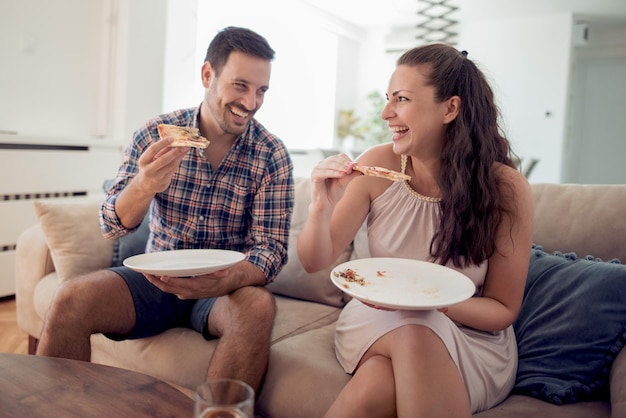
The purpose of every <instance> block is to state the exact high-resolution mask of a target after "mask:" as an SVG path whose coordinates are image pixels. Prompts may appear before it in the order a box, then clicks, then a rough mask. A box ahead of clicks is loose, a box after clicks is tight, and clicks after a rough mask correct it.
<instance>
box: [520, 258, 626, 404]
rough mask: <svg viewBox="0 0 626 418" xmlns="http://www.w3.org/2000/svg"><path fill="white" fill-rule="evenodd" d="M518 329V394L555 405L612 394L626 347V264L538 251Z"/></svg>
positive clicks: (532, 260) (531, 270)
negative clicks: (613, 374) (615, 368)
mask: <svg viewBox="0 0 626 418" xmlns="http://www.w3.org/2000/svg"><path fill="white" fill-rule="evenodd" d="M514 327H515V332H516V335H517V339H518V349H519V368H518V374H517V381H516V384H515V389H514V391H515V392H517V393H522V394H526V395H530V396H533V397H537V398H539V399H543V400H546V401H549V402H552V403H555V404H562V403H572V402H577V401H580V400H583V399H590V398H595V397H602V396H606V391H607V386H608V385H607V382H608V377H609V371H610V369H611V364H612V363H613V360H614V359H615V357H616V356H617V354H618V353H619V351H620V350H621V348H622V347H623V346H624V342H625V341H626V266H625V265H622V264H620V263H619V261H618V260H613V261H612V262H603V261H601V260H599V259H595V258H593V257H591V256H588V257H586V258H577V256H576V255H575V254H573V253H570V254H561V253H558V252H556V253H554V254H548V253H545V252H544V251H543V250H542V248H541V247H539V246H534V247H533V249H532V254H531V259H530V266H529V272H528V279H527V283H526V291H525V295H524V302H523V305H522V309H521V311H520V314H519V316H518V318H517V320H516V321H515V323H514Z"/></svg>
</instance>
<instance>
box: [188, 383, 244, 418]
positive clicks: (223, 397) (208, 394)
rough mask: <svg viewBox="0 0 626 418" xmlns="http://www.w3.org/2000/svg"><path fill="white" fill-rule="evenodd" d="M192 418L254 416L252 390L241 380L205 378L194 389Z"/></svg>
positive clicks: (242, 417) (240, 417) (239, 417)
mask: <svg viewBox="0 0 626 418" xmlns="http://www.w3.org/2000/svg"><path fill="white" fill-rule="evenodd" d="M194 418H254V390H253V389H252V388H251V387H250V385H248V384H247V383H245V382H242V381H241V380H236V379H210V380H207V381H206V382H204V383H203V384H201V385H200V386H198V388H197V389H196V393H195V412H194Z"/></svg>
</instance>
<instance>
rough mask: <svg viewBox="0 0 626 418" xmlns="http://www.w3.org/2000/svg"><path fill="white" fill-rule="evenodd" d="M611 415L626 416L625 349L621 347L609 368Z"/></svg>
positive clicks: (615, 417) (615, 416) (616, 417)
mask: <svg viewBox="0 0 626 418" xmlns="http://www.w3.org/2000/svg"><path fill="white" fill-rule="evenodd" d="M610 385H611V416H612V417H614V418H618V417H626V350H624V349H622V351H620V353H619V355H618V356H617V358H616V359H615V361H614V362H613V367H612V368H611V377H610Z"/></svg>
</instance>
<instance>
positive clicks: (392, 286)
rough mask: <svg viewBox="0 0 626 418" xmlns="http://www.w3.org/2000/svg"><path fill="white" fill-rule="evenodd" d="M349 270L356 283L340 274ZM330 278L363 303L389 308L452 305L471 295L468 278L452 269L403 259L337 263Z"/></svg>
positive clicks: (375, 259)
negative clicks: (353, 275) (352, 273)
mask: <svg viewBox="0 0 626 418" xmlns="http://www.w3.org/2000/svg"><path fill="white" fill-rule="evenodd" d="M346 269H352V270H354V271H355V272H356V274H357V275H358V276H359V277H360V278H363V279H364V282H362V283H358V282H354V281H352V282H351V281H348V280H346V279H345V278H343V277H340V275H339V274H340V273H342V272H344V271H346ZM330 279H331V280H332V282H333V283H334V284H335V286H337V287H338V288H339V289H341V290H342V291H344V292H345V293H347V294H348V295H350V296H352V297H354V298H356V299H359V300H360V301H362V302H365V303H369V304H371V305H376V306H379V307H382V308H390V309H408V310H426V309H437V308H443V307H447V306H451V305H453V304H455V303H459V302H462V301H464V300H466V299H469V298H470V297H472V295H473V294H474V292H475V289H476V287H475V286H474V283H473V282H472V281H471V280H470V278H469V277H467V276H466V275H464V274H463V273H460V272H458V271H456V270H453V269H451V268H448V267H445V266H442V265H439V264H434V263H429V262H426V261H418V260H410V259H406V258H385V257H374V258H363V259H359V260H352V261H348V262H345V263H343V264H340V265H338V266H337V267H335V268H334V269H333V270H332V271H331V272H330Z"/></svg>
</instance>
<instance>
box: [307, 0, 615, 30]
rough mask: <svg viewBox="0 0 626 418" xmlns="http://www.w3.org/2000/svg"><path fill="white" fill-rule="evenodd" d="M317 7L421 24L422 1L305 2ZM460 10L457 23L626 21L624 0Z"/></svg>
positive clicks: (471, 0)
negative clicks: (551, 16)
mask: <svg viewBox="0 0 626 418" xmlns="http://www.w3.org/2000/svg"><path fill="white" fill-rule="evenodd" d="M304 1H305V2H306V3H309V4H310V5H311V6H313V7H317V8H319V9H321V10H323V11H325V12H327V13H330V14H333V15H336V16H338V17H340V18H341V19H344V20H346V21H348V22H350V23H352V24H354V25H357V26H361V27H366V28H367V27H375V26H392V27H399V26H400V27H401V26H407V25H412V24H415V22H416V21H419V18H418V17H417V12H418V10H420V8H423V7H426V6H427V4H425V3H424V2H421V1H419V0H304ZM447 2H448V3H450V4H452V5H456V6H458V7H459V10H458V12H455V15H454V16H455V18H457V19H472V20H473V19H477V18H491V19H492V18H498V17H521V16H529V15H533V14H538V13H541V14H545V13H564V12H565V13H566V12H571V13H574V14H577V15H583V16H587V17H590V18H592V19H605V20H621V21H624V20H626V1H624V0H549V1H546V0H524V1H519V0H448V1H447Z"/></svg>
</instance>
